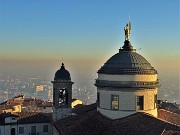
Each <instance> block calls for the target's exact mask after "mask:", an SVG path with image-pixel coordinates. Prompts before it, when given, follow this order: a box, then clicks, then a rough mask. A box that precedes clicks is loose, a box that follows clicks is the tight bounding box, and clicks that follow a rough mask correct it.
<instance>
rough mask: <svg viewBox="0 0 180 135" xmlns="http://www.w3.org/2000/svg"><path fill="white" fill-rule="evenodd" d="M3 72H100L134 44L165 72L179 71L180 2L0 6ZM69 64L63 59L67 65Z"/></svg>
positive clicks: (12, 3)
mask: <svg viewBox="0 0 180 135" xmlns="http://www.w3.org/2000/svg"><path fill="white" fill-rule="evenodd" d="M0 5H1V10H0V16H1V17H0V41H1V42H0V46H1V49H0V61H1V71H4V70H5V71H6V70H16V69H21V70H22V69H24V70H32V69H42V70H43V69H45V70H50V71H53V70H56V69H57V68H59V67H60V65H59V64H60V63H61V62H62V61H63V62H65V63H66V64H65V65H67V66H68V68H70V69H71V71H72V72H76V71H78V69H84V70H92V69H93V70H92V71H97V70H98V69H99V68H100V66H102V65H103V63H104V62H105V61H106V60H107V59H108V58H110V57H111V56H112V55H113V54H115V53H117V52H118V49H119V48H120V47H121V46H122V45H123V42H124V31H123V28H124V26H125V24H126V22H127V21H128V17H129V14H130V16H131V17H130V18H131V22H132V33H131V37H130V39H131V42H132V45H133V46H134V48H136V49H139V48H141V49H140V50H137V52H138V53H140V54H141V55H143V56H144V57H145V58H146V59H147V60H148V61H150V63H152V66H154V67H155V68H157V69H158V71H160V72H161V71H163V72H170V73H171V72H172V71H173V72H175V73H176V74H177V73H178V70H179V59H180V56H179V50H180V49H179V19H180V17H179V1H178V0H174V1H169V0H159V1H155V0H153V1H152V0H151V1H150V0H146V1H142V0H140V1H133V0H128V1H125V0H124V1H116V0H115V1H102V0H100V1H88V0H87V1H82V0H79V1H64V0H62V1H53V2H50V1H44V0H39V1H35V0H32V1H23V0H17V1H13V0H10V1H6V0H2V1H0ZM62 59H63V60H62Z"/></svg>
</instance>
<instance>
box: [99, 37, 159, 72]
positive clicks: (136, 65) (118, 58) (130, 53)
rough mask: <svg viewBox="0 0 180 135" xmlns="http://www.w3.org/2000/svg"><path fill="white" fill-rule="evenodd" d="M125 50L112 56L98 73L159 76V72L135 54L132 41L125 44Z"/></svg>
mask: <svg viewBox="0 0 180 135" xmlns="http://www.w3.org/2000/svg"><path fill="white" fill-rule="evenodd" d="M124 43H125V44H124V46H123V47H122V48H123V49H119V53H117V54H115V55H114V56H112V57H111V58H110V59H109V60H108V61H107V62H106V63H105V64H104V66H102V67H101V68H100V70H99V71H98V73H105V74H157V71H156V70H155V69H154V68H153V67H152V66H151V64H150V63H149V62H148V61H147V60H146V59H145V58H144V57H143V56H141V55H139V54H138V53H136V52H135V49H133V47H132V46H131V43H130V41H128V40H126V41H125V42H124Z"/></svg>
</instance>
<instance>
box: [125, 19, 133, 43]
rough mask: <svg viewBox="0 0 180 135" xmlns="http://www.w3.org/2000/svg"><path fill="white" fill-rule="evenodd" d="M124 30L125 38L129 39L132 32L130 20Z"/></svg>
mask: <svg viewBox="0 0 180 135" xmlns="http://www.w3.org/2000/svg"><path fill="white" fill-rule="evenodd" d="M124 32H125V40H129V37H130V32H131V23H130V21H128V23H127V24H126V26H125V27H124Z"/></svg>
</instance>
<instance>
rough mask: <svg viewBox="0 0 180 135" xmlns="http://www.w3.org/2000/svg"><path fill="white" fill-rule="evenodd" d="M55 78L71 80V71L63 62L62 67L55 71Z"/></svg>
mask: <svg viewBox="0 0 180 135" xmlns="http://www.w3.org/2000/svg"><path fill="white" fill-rule="evenodd" d="M54 80H71V76H70V73H69V71H67V70H66V69H65V66H64V64H63V63H62V66H61V68H60V69H59V70H58V71H57V72H56V73H55V77H54Z"/></svg>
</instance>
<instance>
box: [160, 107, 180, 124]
mask: <svg viewBox="0 0 180 135" xmlns="http://www.w3.org/2000/svg"><path fill="white" fill-rule="evenodd" d="M158 118H160V119H162V120H165V121H167V122H171V123H174V124H176V125H179V126H180V114H178V113H174V112H170V111H167V110H164V109H158Z"/></svg>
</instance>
